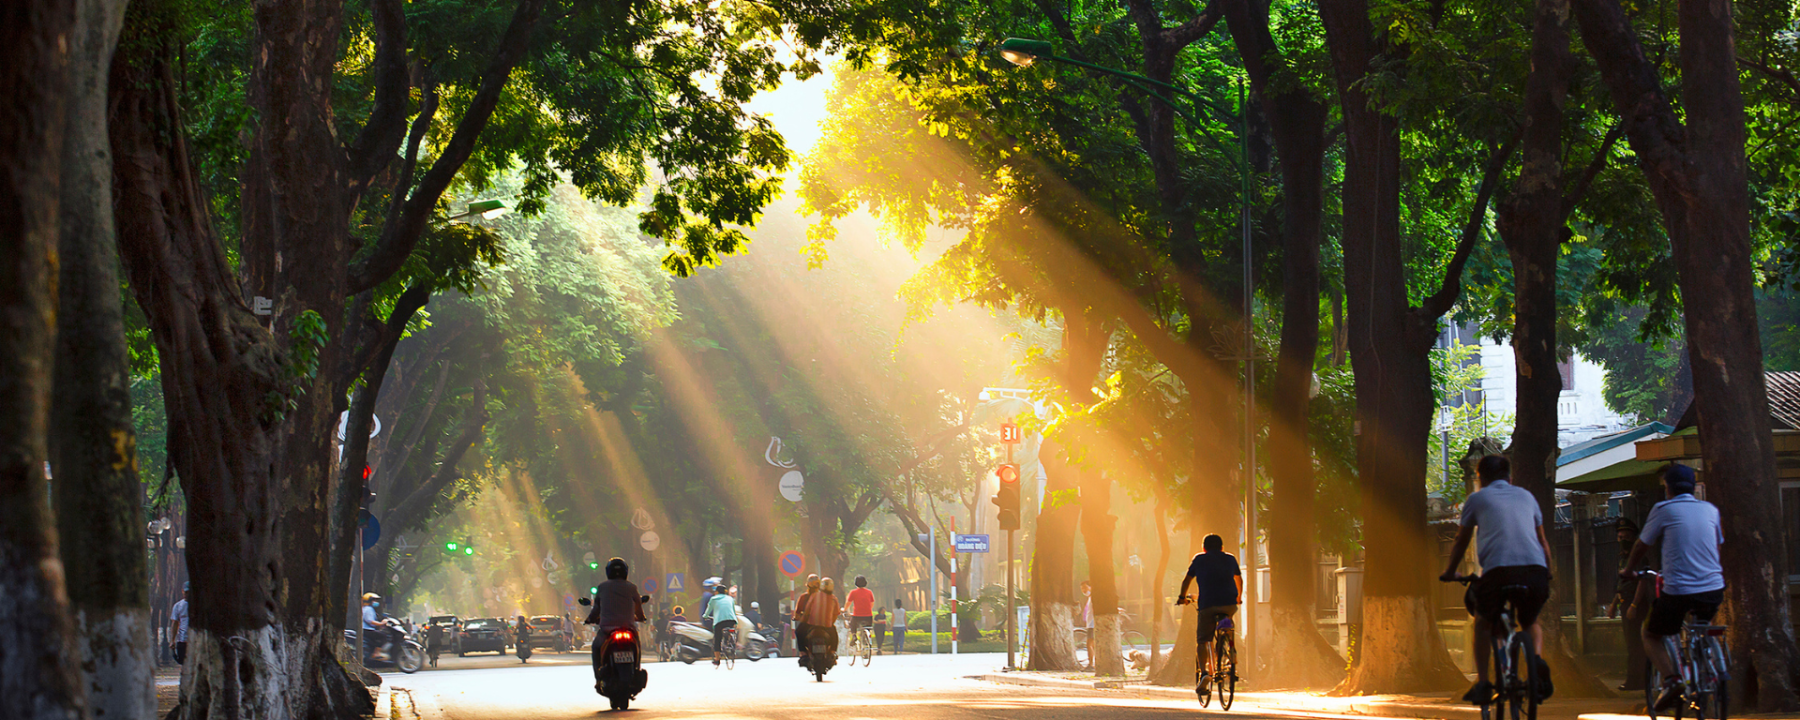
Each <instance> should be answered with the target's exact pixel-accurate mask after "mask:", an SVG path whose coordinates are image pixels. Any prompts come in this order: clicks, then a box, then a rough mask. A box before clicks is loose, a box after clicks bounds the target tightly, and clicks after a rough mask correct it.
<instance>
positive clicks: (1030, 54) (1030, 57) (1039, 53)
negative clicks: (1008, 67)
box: [1000, 38, 1055, 67]
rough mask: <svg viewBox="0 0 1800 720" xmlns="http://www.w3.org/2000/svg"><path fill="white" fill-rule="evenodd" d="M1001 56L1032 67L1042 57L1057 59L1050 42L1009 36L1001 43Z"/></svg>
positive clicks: (1012, 61)
mask: <svg viewBox="0 0 1800 720" xmlns="http://www.w3.org/2000/svg"><path fill="white" fill-rule="evenodd" d="M1000 56H1001V57H1004V58H1006V61H1007V62H1009V63H1012V64H1014V65H1017V66H1019V67H1031V64H1032V63H1034V62H1037V59H1038V58H1040V57H1047V58H1051V59H1055V52H1054V51H1053V50H1052V48H1051V47H1050V43H1047V42H1044V41H1042V40H1027V39H1025V38H1007V39H1006V40H1005V41H1004V42H1002V43H1000Z"/></svg>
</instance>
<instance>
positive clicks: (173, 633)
mask: <svg viewBox="0 0 1800 720" xmlns="http://www.w3.org/2000/svg"><path fill="white" fill-rule="evenodd" d="M190 585H192V583H191V582H184V583H182V584H181V599H180V600H176V601H175V606H174V607H172V608H169V639H170V646H171V647H172V648H173V649H174V650H175V664H176V665H186V664H187V635H188V587H189V586H190Z"/></svg>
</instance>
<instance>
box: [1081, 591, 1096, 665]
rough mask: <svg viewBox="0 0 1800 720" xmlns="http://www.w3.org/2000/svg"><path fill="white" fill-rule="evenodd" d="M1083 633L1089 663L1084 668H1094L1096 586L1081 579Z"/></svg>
mask: <svg viewBox="0 0 1800 720" xmlns="http://www.w3.org/2000/svg"><path fill="white" fill-rule="evenodd" d="M1081 598H1082V601H1081V634H1082V635H1083V636H1085V637H1087V657H1088V660H1087V664H1086V665H1084V666H1082V668H1081V669H1083V670H1092V669H1094V586H1093V585H1092V584H1091V583H1089V582H1088V581H1086V580H1083V581H1081Z"/></svg>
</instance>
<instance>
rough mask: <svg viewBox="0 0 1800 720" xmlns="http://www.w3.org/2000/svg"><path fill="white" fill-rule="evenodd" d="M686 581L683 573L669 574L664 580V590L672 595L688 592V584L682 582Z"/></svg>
mask: <svg viewBox="0 0 1800 720" xmlns="http://www.w3.org/2000/svg"><path fill="white" fill-rule="evenodd" d="M684 579H685V578H684V577H683V574H682V573H669V575H668V576H667V577H665V578H663V589H665V590H668V591H669V592H672V593H678V592H687V583H684V582H682V580H684Z"/></svg>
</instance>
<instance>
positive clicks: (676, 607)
mask: <svg viewBox="0 0 1800 720" xmlns="http://www.w3.org/2000/svg"><path fill="white" fill-rule="evenodd" d="M675 614H676V615H683V614H685V613H683V612H682V611H681V606H680V605H676V606H675Z"/></svg>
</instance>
